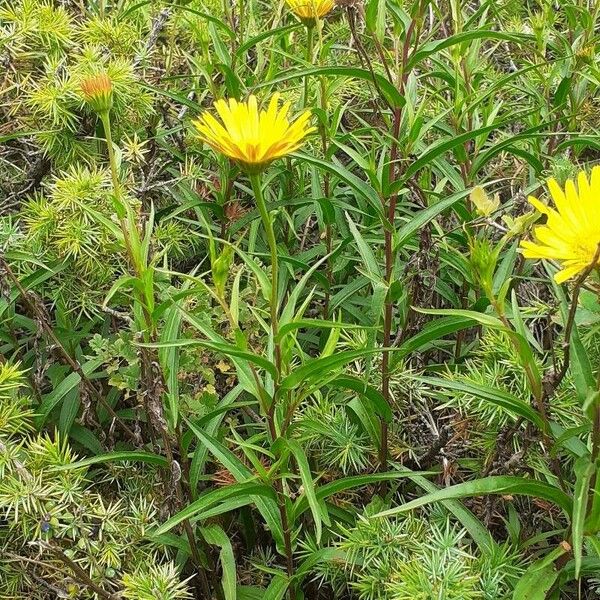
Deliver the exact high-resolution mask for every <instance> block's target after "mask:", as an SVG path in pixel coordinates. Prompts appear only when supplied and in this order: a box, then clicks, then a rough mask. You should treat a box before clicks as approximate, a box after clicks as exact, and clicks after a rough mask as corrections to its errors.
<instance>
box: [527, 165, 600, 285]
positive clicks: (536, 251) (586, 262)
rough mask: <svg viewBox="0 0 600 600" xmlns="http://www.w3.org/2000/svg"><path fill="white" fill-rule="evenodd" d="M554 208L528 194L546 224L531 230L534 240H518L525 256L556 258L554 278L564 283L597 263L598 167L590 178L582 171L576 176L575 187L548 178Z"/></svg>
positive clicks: (599, 227)
mask: <svg viewBox="0 0 600 600" xmlns="http://www.w3.org/2000/svg"><path fill="white" fill-rule="evenodd" d="M548 189H549V190H550V194H551V195H552V199H553V200H554V204H555V206H556V210H555V209H553V208H550V207H548V206H546V205H545V204H543V203H542V202H540V201H539V200H538V199H537V198H533V197H531V196H530V197H529V202H530V203H531V204H533V206H534V207H535V208H537V210H538V211H539V212H541V213H542V214H544V215H546V218H547V220H546V224H545V225H540V226H538V227H536V228H535V229H534V236H535V238H536V241H535V242H530V241H524V242H521V248H522V249H523V255H524V256H525V257H526V258H546V259H549V260H556V261H558V262H559V263H560V264H561V266H562V270H560V271H559V272H558V273H557V274H556V275H555V276H554V279H555V280H556V282H557V283H563V282H564V281H567V280H568V279H571V278H572V277H575V276H576V275H578V274H579V273H581V272H582V271H584V270H585V269H586V268H588V267H590V266H591V265H592V264H594V262H595V264H599V263H598V258H597V257H598V245H599V244H600V167H594V169H593V170H592V176H591V179H590V180H588V178H587V176H586V174H585V172H583V171H582V172H580V173H579V175H578V176H577V186H576V185H575V183H574V182H573V181H572V180H568V181H567V183H566V185H565V189H564V190H563V189H561V187H560V186H559V185H558V183H557V182H556V180H554V179H550V180H549V181H548Z"/></svg>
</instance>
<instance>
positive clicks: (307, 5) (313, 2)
mask: <svg viewBox="0 0 600 600" xmlns="http://www.w3.org/2000/svg"><path fill="white" fill-rule="evenodd" d="M285 1H286V2H287V5H288V6H289V7H290V10H291V11H292V12H293V13H294V14H295V15H296V16H297V17H298V18H299V19H300V20H301V21H302V22H303V23H304V24H305V25H314V24H315V21H316V20H317V19H322V18H323V17H324V16H325V15H326V14H328V13H329V12H331V11H332V10H333V7H334V1H333V0H285Z"/></svg>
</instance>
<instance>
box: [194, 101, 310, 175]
mask: <svg viewBox="0 0 600 600" xmlns="http://www.w3.org/2000/svg"><path fill="white" fill-rule="evenodd" d="M278 104H279V94H274V95H273V97H272V98H271V101H270V102H269V107H268V109H267V110H260V111H259V109H258V103H257V101H256V97H255V96H250V98H248V102H237V101H236V100H233V99H231V100H229V102H226V101H225V100H217V101H216V102H215V105H214V106H215V109H216V111H217V113H218V114H219V116H220V117H221V121H222V123H220V122H219V121H218V120H217V119H215V117H213V116H212V115H211V114H210V113H208V112H205V113H204V114H203V115H202V116H201V117H200V118H199V119H198V120H197V121H195V122H194V125H195V126H196V129H197V130H198V133H199V134H200V138H201V139H202V140H203V141H204V142H206V143H207V144H208V145H209V146H212V147H213V148H214V149H215V150H217V151H218V152H221V153H222V154H225V156H228V157H229V158H231V159H232V160H234V161H236V162H237V163H238V164H239V165H240V166H241V167H242V168H243V169H244V170H246V171H247V172H248V173H251V174H252V173H259V172H261V171H263V170H264V169H265V168H266V167H267V166H268V165H269V164H270V163H271V162H272V161H274V160H275V159H276V158H281V157H282V156H285V155H286V154H289V153H290V152H293V151H294V150H297V149H298V148H299V147H300V146H301V145H302V142H303V141H304V138H305V137H306V136H307V135H308V134H309V133H311V132H312V131H314V130H315V127H309V126H308V120H309V119H310V111H305V112H303V113H302V114H301V115H300V116H299V117H298V118H297V119H296V120H295V121H293V122H290V121H288V118H287V114H288V111H289V109H290V103H289V102H286V103H285V104H284V105H283V106H282V107H281V108H278Z"/></svg>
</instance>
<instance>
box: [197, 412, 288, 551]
mask: <svg viewBox="0 0 600 600" xmlns="http://www.w3.org/2000/svg"><path fill="white" fill-rule="evenodd" d="M186 423H187V424H188V426H189V427H190V429H191V430H192V431H193V432H194V434H195V435H196V437H197V438H198V439H199V440H200V442H201V443H202V444H204V445H205V446H206V447H207V448H208V450H209V451H210V453H211V454H212V455H213V456H214V457H215V458H216V459H217V460H218V461H219V462H220V463H221V464H222V465H223V466H224V467H225V468H226V469H227V470H228V471H229V472H230V473H231V474H232V475H233V477H234V478H235V480H236V481H238V482H240V483H241V482H244V481H246V480H248V479H251V478H253V477H254V474H253V473H252V471H250V469H249V468H248V467H247V466H246V465H245V464H244V463H243V462H242V461H240V459H239V458H238V457H237V456H236V455H235V454H234V453H233V452H232V451H231V450H229V449H228V448H226V447H225V446H223V444H221V443H220V442H219V441H218V440H216V439H215V438H213V437H212V436H210V435H208V434H206V433H205V432H204V431H202V430H201V429H199V428H198V427H196V426H195V425H194V424H193V423H192V422H191V421H188V420H187V419H186ZM251 498H252V499H253V501H254V504H255V505H256V508H258V510H259V511H260V514H261V515H262V516H263V518H264V519H265V521H266V523H267V525H268V527H269V529H270V530H271V533H272V534H273V537H274V538H275V540H276V542H277V547H278V549H280V551H281V550H282V549H283V548H284V543H283V529H282V525H281V517H280V514H279V510H278V508H277V504H276V502H274V501H273V500H270V499H268V498H264V497H262V496H254V495H252V496H251Z"/></svg>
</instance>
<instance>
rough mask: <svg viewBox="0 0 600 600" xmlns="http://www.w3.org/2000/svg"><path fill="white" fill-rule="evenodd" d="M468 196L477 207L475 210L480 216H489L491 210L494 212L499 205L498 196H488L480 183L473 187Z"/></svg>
mask: <svg viewBox="0 0 600 600" xmlns="http://www.w3.org/2000/svg"><path fill="white" fill-rule="evenodd" d="M470 198H471V202H472V203H473V204H474V206H475V208H476V209H477V212H478V213H479V214H480V215H481V216H482V217H489V216H490V215H491V214H492V213H493V212H496V211H497V210H498V208H499V206H500V196H499V195H498V194H494V197H493V198H490V197H489V196H488V195H487V194H486V192H485V190H484V189H483V188H482V187H481V186H480V185H478V186H476V187H474V188H473V191H472V192H471V195H470Z"/></svg>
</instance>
